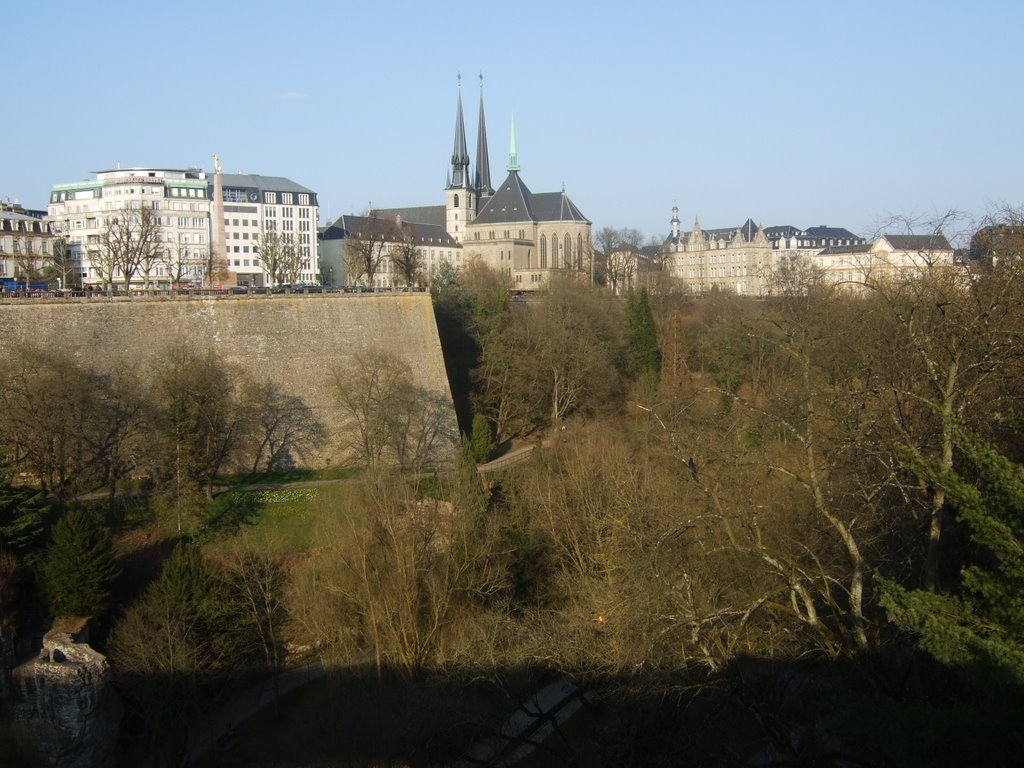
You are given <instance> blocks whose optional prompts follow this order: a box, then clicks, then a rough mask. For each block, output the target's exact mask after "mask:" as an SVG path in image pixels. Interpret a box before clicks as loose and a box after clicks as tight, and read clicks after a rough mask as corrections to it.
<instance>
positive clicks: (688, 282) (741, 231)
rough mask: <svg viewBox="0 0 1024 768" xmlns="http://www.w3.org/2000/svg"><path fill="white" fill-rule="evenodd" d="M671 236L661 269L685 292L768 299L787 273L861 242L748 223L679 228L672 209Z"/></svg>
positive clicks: (831, 231)
mask: <svg viewBox="0 0 1024 768" xmlns="http://www.w3.org/2000/svg"><path fill="white" fill-rule="evenodd" d="M671 226H672V230H671V234H670V235H669V236H668V238H666V240H665V245H664V248H665V251H666V253H665V257H666V258H665V263H666V265H667V266H668V267H669V268H670V270H671V272H672V274H673V275H674V276H675V277H676V278H677V279H679V281H680V282H681V283H682V284H683V285H684V286H685V288H686V289H687V290H689V291H691V292H692V293H695V294H703V293H707V292H708V291H712V290H719V291H729V292H732V293H736V294H739V295H745V296H768V295H771V294H772V293H773V292H775V291H776V290H777V289H778V286H779V281H780V279H781V278H782V277H783V276H784V274H785V273H786V272H787V271H788V270H793V269H799V268H802V267H808V266H810V265H812V264H813V265H815V266H817V265H818V264H819V262H818V261H816V259H817V257H818V255H819V254H820V253H821V252H822V251H824V250H827V249H835V248H845V247H860V246H865V245H866V242H867V241H866V240H865V239H864V238H862V237H859V236H857V235H855V234H853V233H852V232H850V231H849V230H847V229H843V228H840V227H829V226H825V225H822V226H819V227H809V228H807V229H799V228H797V227H793V226H790V225H782V226H773V227H761V226H760V225H759V224H755V223H754V221H753V219H749V218H748V219H747V220H746V221H745V222H744V223H743V224H741V225H740V226H738V227H727V228H724V229H703V228H702V227H701V226H700V221H699V220H696V221H695V222H694V225H693V229H691V230H690V231H689V232H683V231H681V230H680V227H679V209H678V208H676V207H674V208H673V209H672V220H671Z"/></svg>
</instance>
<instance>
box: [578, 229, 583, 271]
mask: <svg viewBox="0 0 1024 768" xmlns="http://www.w3.org/2000/svg"><path fill="white" fill-rule="evenodd" d="M576 263H577V264H578V265H579V268H580V269H583V235H576Z"/></svg>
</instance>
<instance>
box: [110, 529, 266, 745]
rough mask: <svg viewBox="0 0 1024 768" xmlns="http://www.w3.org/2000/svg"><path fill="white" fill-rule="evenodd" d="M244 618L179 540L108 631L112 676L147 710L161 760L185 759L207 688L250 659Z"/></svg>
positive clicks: (213, 576)
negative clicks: (157, 575) (195, 716)
mask: <svg viewBox="0 0 1024 768" xmlns="http://www.w3.org/2000/svg"><path fill="white" fill-rule="evenodd" d="M239 619H240V614H238V613H237V612H234V611H233V606H232V603H231V601H230V599H229V592H228V589H227V585H226V583H225V582H224V580H223V579H221V577H220V575H219V574H218V573H217V571H216V570H215V569H214V568H213V566H212V565H211V564H210V563H209V562H208V561H206V560H205V559H204V558H203V556H202V554H201V553H200V551H199V549H198V547H196V546H195V545H192V544H185V543H181V544H178V546H177V547H175V549H174V551H173V552H172V553H171V556H170V557H169V558H168V559H167V561H166V562H165V563H164V566H163V569H162V570H161V572H160V578H159V579H157V580H156V581H155V582H153V583H152V584H150V585H149V587H147V589H146V591H145V593H144V594H143V595H142V597H141V598H139V600H137V601H136V602H135V603H133V604H132V605H131V606H129V608H128V610H127V611H125V613H124V616H122V618H121V620H120V621H118V623H117V624H116V625H115V627H114V629H113V631H112V632H111V635H110V640H109V643H108V645H109V655H110V659H111V662H112V664H113V668H114V674H115V675H116V676H117V677H118V678H119V679H120V680H121V681H122V682H123V684H125V686H126V688H127V689H128V692H129V693H130V694H131V696H132V697H133V698H134V699H135V701H136V702H137V703H138V705H139V706H140V707H141V709H142V712H143V714H144V717H145V720H146V723H147V725H148V727H149V735H150V738H151V740H152V746H151V754H152V755H153V756H155V757H156V758H158V764H160V763H161V762H163V761H166V764H170V765H179V764H180V761H181V758H182V757H183V756H184V752H185V749H186V747H187V739H188V733H189V725H190V721H191V719H192V715H193V713H194V712H195V711H196V710H197V709H198V707H199V706H200V703H201V700H202V698H201V694H202V692H203V691H204V689H206V688H209V687H212V686H213V685H215V684H216V683H218V682H220V681H222V680H223V679H224V678H225V677H226V676H227V675H228V674H229V673H230V672H231V671H232V670H233V669H234V668H236V667H239V666H243V665H244V663H245V662H246V661H248V660H249V658H250V656H251V653H252V651H253V650H254V646H253V643H252V640H253V638H252V637H251V636H250V635H249V633H248V632H247V631H246V630H245V629H243V626H242V622H240V621H239Z"/></svg>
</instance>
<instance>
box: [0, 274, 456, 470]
mask: <svg viewBox="0 0 1024 768" xmlns="http://www.w3.org/2000/svg"><path fill="white" fill-rule="evenodd" d="M182 339H185V340H188V341H189V342H190V343H194V344H195V345H196V347H197V348H199V349H205V348H208V347H212V349H213V350H214V351H215V352H217V353H218V354H220V355H222V356H223V358H224V359H225V360H226V361H228V362H229V363H233V364H237V365H239V366H242V367H243V368H245V369H246V370H248V371H249V373H251V374H252V375H253V376H254V377H256V378H257V379H258V380H265V379H270V380H272V381H275V382H277V383H279V384H280V385H281V387H282V388H283V389H284V390H285V391H286V392H288V393H289V394H293V395H297V396H299V397H301V398H302V399H303V400H304V401H305V402H306V404H307V405H309V406H310V407H311V408H312V409H313V410H314V412H315V413H316V414H317V415H318V416H319V417H320V418H321V419H322V420H323V421H324V423H325V424H326V426H327V428H328V432H329V433H330V435H331V437H330V438H329V441H328V442H327V443H326V444H325V445H324V446H322V450H321V451H319V455H317V456H315V457H311V458H310V462H311V463H313V464H315V465H318V466H323V465H329V464H334V463H338V461H339V459H340V458H341V457H340V456H339V455H338V452H337V450H336V448H335V447H334V446H335V445H336V439H335V438H336V437H337V432H338V425H339V421H340V414H339V412H338V410H337V407H336V406H335V405H334V404H333V403H332V397H331V392H330V389H329V387H328V386H327V377H328V372H329V371H330V370H332V369H333V367H334V366H336V365H339V364H340V365H346V364H348V363H349V362H350V361H351V359H352V355H353V354H354V353H355V352H357V351H358V350H360V349H364V348H367V347H373V348H378V349H387V350H390V351H392V352H395V353H396V354H397V355H399V356H400V357H401V358H402V359H403V360H405V361H406V362H407V363H408V364H409V366H410V367H411V368H412V371H413V375H414V377H415V379H416V383H417V384H418V385H419V386H421V387H424V388H426V389H428V390H430V391H432V392H434V393H436V394H437V395H438V396H440V397H443V398H444V400H445V402H446V403H448V404H449V405H451V403H452V396H451V390H450V388H449V386H448V379H447V376H446V374H445V368H444V359H443V357H442V355H441V343H440V340H439V338H438V334H437V325H436V324H435V322H434V312H433V308H432V306H431V302H430V296H429V295H426V294H396V295H348V294H321V295H302V296H289V295H272V296H225V297H217V298H194V297H188V298H149V299H144V298H134V299H105V298H100V299H76V300H68V301H52V302H48V301H45V300H41V299H26V300H20V301H15V300H6V301H3V302H0V355H5V354H6V352H7V350H8V349H9V348H11V347H12V346H13V345H16V344H32V345H42V346H43V347H51V348H52V347H58V348H65V349H68V350H70V351H71V353H72V354H73V355H74V357H75V358H76V359H77V360H78V361H79V362H83V363H85V362H88V363H89V364H90V365H91V367H93V368H94V369H97V370H99V371H105V370H111V369H113V368H115V367H117V366H121V365H129V366H133V367H135V368H136V369H137V370H138V371H139V372H140V373H143V374H144V373H145V372H146V371H147V370H150V369H151V367H152V365H153V364H154V363H155V362H157V360H156V358H158V357H159V355H161V354H162V353H163V352H164V351H165V350H166V349H167V348H168V346H169V344H171V343H173V342H175V341H177V340H182ZM449 417H450V419H451V423H450V429H448V430H446V431H449V432H450V433H451V434H452V435H457V434H458V428H457V426H456V420H455V409H454V406H452V407H451V409H450V413H449ZM455 449H456V446H455V445H454V444H452V445H451V446H450V448H448V451H450V453H448V457H449V458H450V457H452V456H454V451H455Z"/></svg>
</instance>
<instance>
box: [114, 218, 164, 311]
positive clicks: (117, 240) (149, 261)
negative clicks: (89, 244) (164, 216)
mask: <svg viewBox="0 0 1024 768" xmlns="http://www.w3.org/2000/svg"><path fill="white" fill-rule="evenodd" d="M159 234H160V219H159V217H158V216H157V214H156V211H155V210H154V209H152V208H148V207H145V206H142V207H138V208H132V207H124V208H122V209H121V210H120V211H116V212H114V213H112V214H110V215H109V216H108V218H107V223H106V226H105V227H104V229H103V231H102V233H101V234H100V250H101V251H102V253H103V256H102V258H101V262H102V265H103V266H102V272H103V276H104V278H105V279H106V281H107V282H108V284H109V283H112V281H113V277H114V275H115V274H117V273H118V272H120V273H121V278H122V280H123V281H124V290H125V292H127V291H128V290H129V289H130V287H131V282H132V277H134V276H135V275H136V274H138V271H139V269H140V268H142V267H143V265H145V268H146V275H147V278H146V280H147V284H148V279H149V278H148V274H149V270H150V269H151V268H152V266H153V265H154V264H156V263H157V262H158V261H159V260H160V258H161V254H162V251H163V246H162V245H161V243H160V240H159Z"/></svg>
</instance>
